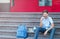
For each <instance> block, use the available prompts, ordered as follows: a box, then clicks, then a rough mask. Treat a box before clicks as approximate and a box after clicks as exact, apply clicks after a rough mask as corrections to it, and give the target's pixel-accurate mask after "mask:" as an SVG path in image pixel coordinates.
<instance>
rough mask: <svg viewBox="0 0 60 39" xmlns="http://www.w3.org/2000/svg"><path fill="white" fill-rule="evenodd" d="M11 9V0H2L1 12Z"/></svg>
mask: <svg viewBox="0 0 60 39" xmlns="http://www.w3.org/2000/svg"><path fill="white" fill-rule="evenodd" d="M9 11H10V0H0V12H9Z"/></svg>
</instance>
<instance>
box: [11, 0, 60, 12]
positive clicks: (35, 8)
mask: <svg viewBox="0 0 60 39" xmlns="http://www.w3.org/2000/svg"><path fill="white" fill-rule="evenodd" d="M14 3H15V4H14V6H12V7H11V12H41V11H42V10H44V9H47V10H48V11H50V12H60V0H52V3H53V4H52V6H42V7H41V6H39V4H38V0H14Z"/></svg>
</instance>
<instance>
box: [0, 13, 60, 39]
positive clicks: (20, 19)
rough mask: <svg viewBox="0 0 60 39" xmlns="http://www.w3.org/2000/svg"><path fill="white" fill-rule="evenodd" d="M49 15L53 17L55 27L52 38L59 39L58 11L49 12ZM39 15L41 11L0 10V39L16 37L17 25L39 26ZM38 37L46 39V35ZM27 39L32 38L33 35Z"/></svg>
mask: <svg viewBox="0 0 60 39" xmlns="http://www.w3.org/2000/svg"><path fill="white" fill-rule="evenodd" d="M49 15H50V16H51V17H52V18H53V20H54V23H55V27H56V32H55V36H54V39H60V13H59V12H49ZM41 16H42V14H41V12H0V39H18V38H16V31H17V27H18V25H19V24H26V26H27V27H33V26H39V20H40V17H41ZM47 36H48V35H47ZM39 38H41V39H48V38H47V37H44V38H42V37H39ZM20 39H21V38H20ZM27 39H33V37H28V38H27Z"/></svg>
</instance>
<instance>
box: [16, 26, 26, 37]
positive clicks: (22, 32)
mask: <svg viewBox="0 0 60 39" xmlns="http://www.w3.org/2000/svg"><path fill="white" fill-rule="evenodd" d="M16 37H17V38H26V37H27V27H26V25H19V26H18V29H17V35H16Z"/></svg>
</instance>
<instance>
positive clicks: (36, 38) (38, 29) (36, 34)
mask: <svg viewBox="0 0 60 39" xmlns="http://www.w3.org/2000/svg"><path fill="white" fill-rule="evenodd" d="M40 29H41V28H40V27H38V28H37V29H36V31H35V35H34V39H38V35H39V31H40Z"/></svg>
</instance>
